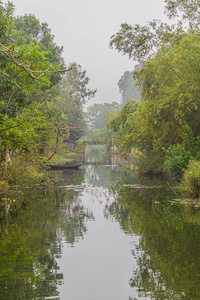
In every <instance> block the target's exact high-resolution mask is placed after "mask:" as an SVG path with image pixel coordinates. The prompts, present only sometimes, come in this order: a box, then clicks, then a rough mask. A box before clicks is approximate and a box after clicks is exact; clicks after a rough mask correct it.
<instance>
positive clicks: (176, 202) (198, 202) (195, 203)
mask: <svg viewBox="0 0 200 300" xmlns="http://www.w3.org/2000/svg"><path fill="white" fill-rule="evenodd" d="M169 202H171V203H172V204H174V205H180V204H181V205H192V206H194V207H196V208H200V199H191V198H187V199H172V200H170V201H169Z"/></svg>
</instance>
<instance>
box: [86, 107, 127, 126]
mask: <svg viewBox="0 0 200 300" xmlns="http://www.w3.org/2000/svg"><path fill="white" fill-rule="evenodd" d="M120 108H121V105H120V104H118V103H117V102H112V103H102V104H93V105H92V106H89V107H88V108H87V115H86V117H87V120H88V123H89V124H90V127H91V129H101V128H104V127H105V119H106V115H107V114H108V113H110V112H111V111H116V110H120Z"/></svg>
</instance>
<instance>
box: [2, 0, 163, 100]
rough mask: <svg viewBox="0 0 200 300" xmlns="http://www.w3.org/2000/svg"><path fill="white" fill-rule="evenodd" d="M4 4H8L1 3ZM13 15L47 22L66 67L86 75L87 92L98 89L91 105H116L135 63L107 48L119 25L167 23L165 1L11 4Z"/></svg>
mask: <svg viewBox="0 0 200 300" xmlns="http://www.w3.org/2000/svg"><path fill="white" fill-rule="evenodd" d="M4 2H7V1H4ZM11 2H12V3H14V5H15V6H16V10H15V14H16V15H24V14H34V15H35V16H36V17H37V18H38V19H39V20H40V21H41V22H47V23H48V25H49V27H50V28H51V29H52V34H54V35H55V42H56V43H57V44H58V45H59V46H64V52H63V57H64V59H65V61H66V64H68V63H71V62H76V63H78V64H80V65H81V66H82V68H83V69H85V70H86V71H87V75H88V76H89V78H90V84H89V87H90V88H92V89H93V88H97V94H96V96H95V98H93V100H91V101H90V103H88V105H92V104H93V103H94V102H98V103H100V102H102V103H104V102H112V101H117V102H119V101H120V99H121V95H120V94H119V90H118V85H117V83H118V81H119V79H120V77H121V76H122V75H123V73H124V72H125V71H132V70H133V68H134V65H135V62H134V61H131V60H129V59H128V56H123V55H122V54H121V53H118V52H117V50H114V49H113V50H112V49H110V48H109V41H110V37H111V35H113V34H115V33H116V32H117V31H118V30H119V28H120V25H121V23H123V22H127V23H129V24H136V23H137V24H141V25H145V24H146V23H147V22H148V21H151V20H153V19H162V20H167V19H166V17H165V16H164V0H101V1H100V0H13V1H12V0H11Z"/></svg>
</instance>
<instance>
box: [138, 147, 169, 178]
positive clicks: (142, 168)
mask: <svg viewBox="0 0 200 300" xmlns="http://www.w3.org/2000/svg"><path fill="white" fill-rule="evenodd" d="M163 163H164V158H163V155H161V154H159V153H158V152H157V151H156V150H151V151H149V152H145V153H143V154H142V155H141V156H140V157H139V162H138V172H139V173H141V174H150V173H153V174H159V173H162V171H163Z"/></svg>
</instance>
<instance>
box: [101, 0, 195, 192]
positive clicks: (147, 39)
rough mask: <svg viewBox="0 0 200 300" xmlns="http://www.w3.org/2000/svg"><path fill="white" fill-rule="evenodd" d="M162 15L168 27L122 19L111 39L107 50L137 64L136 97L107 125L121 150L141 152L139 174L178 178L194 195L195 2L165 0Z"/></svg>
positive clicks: (135, 76)
mask: <svg viewBox="0 0 200 300" xmlns="http://www.w3.org/2000/svg"><path fill="white" fill-rule="evenodd" d="M165 13H166V15H167V16H168V17H169V19H170V20H173V19H174V24H173V25H169V24H166V23H162V22H161V21H156V20H153V21H152V22H149V23H148V24H147V25H146V26H141V25H138V24H136V25H129V24H127V23H123V24H121V28H120V30H119V31H118V32H117V33H116V34H115V35H113V36H112V37H111V40H110V47H111V48H115V49H117V50H118V51H119V52H120V53H122V54H127V55H129V58H130V59H133V60H134V61H137V62H139V63H140V67H139V68H137V69H136V70H135V71H134V72H133V77H134V80H135V81H136V84H137V87H138V89H139V91H140V93H141V99H140V102H138V101H135V100H136V99H134V100H129V101H127V102H126V103H125V104H124V105H123V107H122V109H121V111H120V112H115V113H113V114H109V115H108V116H107V128H109V129H112V130H113V131H114V132H115V135H114V136H115V143H116V144H117V146H118V148H119V149H120V150H121V151H124V152H127V153H129V152H130V151H131V148H132V147H135V148H137V149H138V150H140V153H141V155H140V159H139V171H140V172H141V173H154V174H156V173H163V172H166V173H168V174H169V175H170V176H172V177H173V178H175V179H176V180H180V178H181V177H182V176H183V177H184V179H183V186H182V188H183V189H187V185H188V188H189V187H190V188H189V189H190V191H188V194H191V195H195V196H199V195H200V163H199V160H200V88H199V86H200V85H199V72H200V69H199V65H200V64H199V52H200V4H199V2H198V1H190V0H185V1H168V0H166V1H165ZM188 165H190V168H187V167H188ZM184 169H187V170H185V172H184ZM183 173H184V174H183ZM190 184H191V185H192V187H191V186H190Z"/></svg>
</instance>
